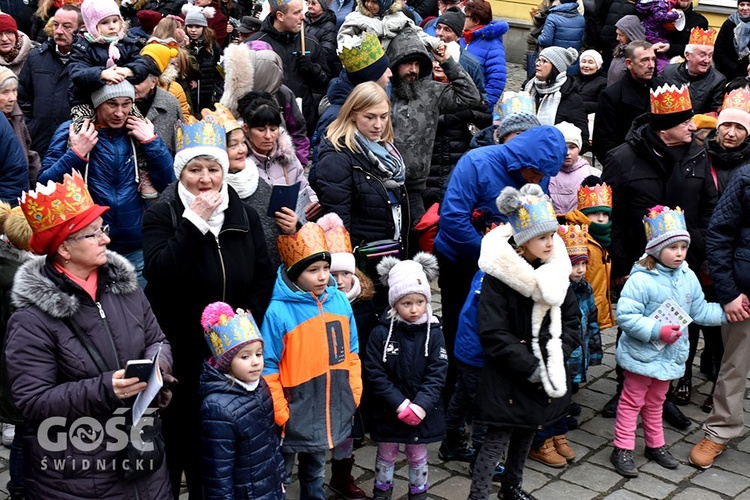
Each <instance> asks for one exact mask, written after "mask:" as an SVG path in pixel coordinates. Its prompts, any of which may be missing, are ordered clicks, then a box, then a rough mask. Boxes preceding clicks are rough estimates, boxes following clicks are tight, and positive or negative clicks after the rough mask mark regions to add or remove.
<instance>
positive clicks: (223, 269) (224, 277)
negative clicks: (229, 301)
mask: <svg viewBox="0 0 750 500" xmlns="http://www.w3.org/2000/svg"><path fill="white" fill-rule="evenodd" d="M219 234H221V232H219ZM214 238H215V239H216V250H217V252H218V254H219V264H220V265H221V300H222V302H224V301H226V296H227V269H226V267H225V266H224V255H222V253H221V243H219V237H218V236H216V235H214Z"/></svg>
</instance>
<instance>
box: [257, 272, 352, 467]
mask: <svg viewBox="0 0 750 500" xmlns="http://www.w3.org/2000/svg"><path fill="white" fill-rule="evenodd" d="M261 333H262V335H263V340H264V342H265V346H264V357H265V368H264V370H263V376H264V378H265V380H266V382H267V383H268V386H269V387H270V388H271V393H272V394H273V407H274V415H275V420H276V425H279V426H283V427H284V440H283V443H282V449H283V451H285V452H308V453H309V452H315V451H322V450H328V449H330V448H333V447H334V446H336V445H337V444H339V443H341V442H342V441H344V440H345V439H347V438H348V437H349V435H350V433H351V426H352V416H353V415H354V410H355V409H356V408H357V406H359V400H360V397H361V396H362V368H361V364H360V360H359V341H358V338H357V326H356V323H355V322H354V314H353V313H352V308H351V305H349V300H348V299H347V298H346V295H344V294H343V293H342V292H340V291H338V290H337V289H336V283H335V282H334V281H333V280H331V281H330V283H329V286H328V288H326V291H325V292H324V293H323V295H321V296H320V297H317V296H315V294H313V293H312V292H305V291H303V290H301V289H299V288H298V287H297V286H296V285H295V284H294V283H293V282H292V281H290V280H289V277H288V276H287V274H286V271H284V269H283V266H281V267H280V268H279V271H278V276H277V278H276V284H275V285H274V289H273V296H272V297H271V304H270V305H269V307H268V310H267V311H266V316H265V318H264V320H263V327H262V328H261Z"/></svg>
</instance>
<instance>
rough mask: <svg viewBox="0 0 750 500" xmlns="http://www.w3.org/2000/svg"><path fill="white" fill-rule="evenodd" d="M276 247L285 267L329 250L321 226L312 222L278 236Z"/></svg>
mask: <svg viewBox="0 0 750 500" xmlns="http://www.w3.org/2000/svg"><path fill="white" fill-rule="evenodd" d="M276 248H278V250H279V255H280V256H281V261H282V262H283V263H284V266H285V267H286V268H287V269H289V268H290V267H292V266H293V265H294V264H296V263H297V262H299V261H301V260H302V259H304V258H305V257H309V256H311V255H314V254H316V253H320V252H328V251H329V250H328V245H327V244H326V237H325V233H324V232H323V228H322V227H320V226H319V225H317V224H315V223H314V222H307V223H305V225H304V226H302V228H301V229H300V230H299V231H297V232H296V233H295V234H292V235H285V234H283V235H281V236H279V238H278V239H277V240H276ZM350 248H351V247H350Z"/></svg>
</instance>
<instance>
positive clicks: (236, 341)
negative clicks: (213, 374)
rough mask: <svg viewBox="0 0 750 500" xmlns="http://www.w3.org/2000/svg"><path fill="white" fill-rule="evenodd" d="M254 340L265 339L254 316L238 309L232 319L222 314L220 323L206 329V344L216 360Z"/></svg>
mask: <svg viewBox="0 0 750 500" xmlns="http://www.w3.org/2000/svg"><path fill="white" fill-rule="evenodd" d="M252 340H263V337H261V336H260V329H259V328H258V325H257V324H256V323H255V320H254V319H253V316H252V315H251V314H249V313H247V312H245V311H244V310H242V309H237V314H235V316H234V317H232V318H229V317H227V316H226V315H224V314H222V315H221V317H220V318H219V321H218V322H216V323H215V324H212V325H208V326H207V328H206V342H207V343H208V348H209V349H211V353H212V354H213V357H214V359H219V358H220V357H221V355H222V354H224V353H225V352H227V351H230V350H231V349H233V348H235V347H238V346H240V345H241V344H244V343H245V342H249V341H252ZM229 362H231V360H229Z"/></svg>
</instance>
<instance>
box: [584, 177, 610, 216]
mask: <svg viewBox="0 0 750 500" xmlns="http://www.w3.org/2000/svg"><path fill="white" fill-rule="evenodd" d="M593 207H609V208H612V188H611V187H609V186H608V185H607V183H606V182H602V183H601V184H597V185H596V186H594V187H589V186H581V187H579V188H578V210H583V209H584V208H593Z"/></svg>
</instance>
